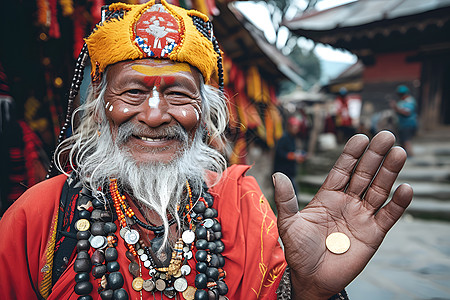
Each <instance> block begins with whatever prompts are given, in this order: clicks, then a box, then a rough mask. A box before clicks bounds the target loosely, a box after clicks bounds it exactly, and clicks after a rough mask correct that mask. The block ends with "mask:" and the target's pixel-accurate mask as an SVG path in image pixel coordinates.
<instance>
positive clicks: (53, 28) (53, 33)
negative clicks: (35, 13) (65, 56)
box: [48, 0, 61, 39]
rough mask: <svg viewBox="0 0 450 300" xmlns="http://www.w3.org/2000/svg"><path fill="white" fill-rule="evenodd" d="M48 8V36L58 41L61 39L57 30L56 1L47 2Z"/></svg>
mask: <svg viewBox="0 0 450 300" xmlns="http://www.w3.org/2000/svg"><path fill="white" fill-rule="evenodd" d="M48 3H49V6H50V28H49V30H48V35H49V36H50V37H51V38H54V39H59V38H60V37H61V31H60V30H59V23H58V8H57V5H58V4H57V0H49V1H48Z"/></svg>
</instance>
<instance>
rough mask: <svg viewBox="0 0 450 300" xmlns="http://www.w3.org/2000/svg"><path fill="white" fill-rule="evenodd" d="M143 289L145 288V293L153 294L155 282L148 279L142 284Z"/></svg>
mask: <svg viewBox="0 0 450 300" xmlns="http://www.w3.org/2000/svg"><path fill="white" fill-rule="evenodd" d="M142 287H143V288H144V290H145V291H147V292H151V291H153V290H154V289H155V283H154V282H153V280H151V279H147V280H145V281H144V283H143V284H142Z"/></svg>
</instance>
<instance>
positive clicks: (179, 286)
mask: <svg viewBox="0 0 450 300" xmlns="http://www.w3.org/2000/svg"><path fill="white" fill-rule="evenodd" d="M173 287H174V288H175V290H176V291H177V292H180V293H182V292H184V291H185V290H186V289H187V287H188V283H187V281H186V279H184V278H183V277H180V278H178V279H177V280H175V282H174V283H173Z"/></svg>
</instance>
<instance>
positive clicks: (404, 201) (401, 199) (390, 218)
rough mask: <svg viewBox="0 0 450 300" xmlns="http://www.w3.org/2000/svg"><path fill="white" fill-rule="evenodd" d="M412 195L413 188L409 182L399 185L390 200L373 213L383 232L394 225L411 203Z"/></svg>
mask: <svg viewBox="0 0 450 300" xmlns="http://www.w3.org/2000/svg"><path fill="white" fill-rule="evenodd" d="M412 196H413V189H412V187H411V186H410V185H409V184H402V185H400V186H399V187H398V188H397V190H396V191H395V192H394V195H393V196H392V200H391V201H389V203H388V204H386V205H385V206H384V207H383V208H381V209H380V211H379V212H378V213H377V214H376V215H375V220H376V221H377V223H378V225H379V226H380V227H381V228H382V230H383V231H384V232H385V233H386V232H388V231H389V229H391V227H392V226H394V224H395V222H397V220H398V219H399V218H400V217H401V216H402V214H403V213H404V212H405V209H406V208H407V207H408V205H409V204H410V203H411V200H412Z"/></svg>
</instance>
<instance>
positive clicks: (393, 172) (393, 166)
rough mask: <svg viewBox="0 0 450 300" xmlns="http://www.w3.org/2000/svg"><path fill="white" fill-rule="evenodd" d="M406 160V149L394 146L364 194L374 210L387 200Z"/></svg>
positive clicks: (368, 205) (368, 204) (367, 204)
mask: <svg viewBox="0 0 450 300" xmlns="http://www.w3.org/2000/svg"><path fill="white" fill-rule="evenodd" d="M405 161H406V151H405V150H403V149H402V148H400V147H394V148H392V149H391V151H389V154H388V155H387V156H386V159H385V160H384V162H383V165H382V166H381V168H380V170H379V171H378V174H377V176H376V177H375V179H374V180H373V182H372V184H371V185H370V187H369V188H368V189H367V193H366V195H365V196H364V205H365V206H366V207H367V208H368V209H371V210H372V211H373V212H375V211H377V210H378V209H379V208H380V207H381V205H383V203H384V202H385V201H386V200H387V198H388V197H389V194H390V192H391V188H392V185H393V184H394V182H395V180H396V179H397V176H398V173H399V172H400V170H401V169H402V168H403V165H404V164H405Z"/></svg>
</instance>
